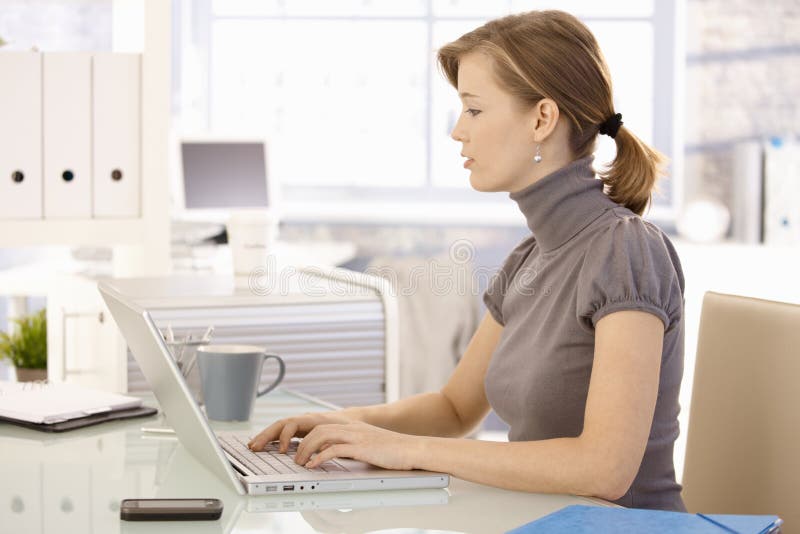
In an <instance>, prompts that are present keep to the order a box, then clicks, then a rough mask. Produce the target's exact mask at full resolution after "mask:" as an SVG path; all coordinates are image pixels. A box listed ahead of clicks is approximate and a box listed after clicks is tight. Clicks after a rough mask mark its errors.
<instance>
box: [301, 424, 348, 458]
mask: <svg viewBox="0 0 800 534" xmlns="http://www.w3.org/2000/svg"><path fill="white" fill-rule="evenodd" d="M349 441H350V438H349V436H348V432H347V431H346V430H345V429H344V425H318V426H317V427H315V428H314V430H312V431H311V432H309V433H308V435H307V436H306V437H305V438H303V441H301V442H300V445H298V447H297V453H296V454H295V456H294V461H295V462H296V463H298V464H300V465H303V464H305V463H306V462H308V460H309V459H310V458H311V455H312V454H314V453H315V452H317V451H320V450H321V449H320V447H322V445H324V444H325V443H328V444H329V445H330V446H329V447H328V449H331V448H333V447H335V446H336V445H335V444H340V443H349Z"/></svg>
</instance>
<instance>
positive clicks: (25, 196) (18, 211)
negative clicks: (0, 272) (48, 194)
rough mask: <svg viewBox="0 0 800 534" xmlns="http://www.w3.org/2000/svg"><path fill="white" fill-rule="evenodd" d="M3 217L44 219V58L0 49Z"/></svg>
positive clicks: (0, 196) (0, 215)
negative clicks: (0, 51) (0, 50)
mask: <svg viewBox="0 0 800 534" xmlns="http://www.w3.org/2000/svg"><path fill="white" fill-rule="evenodd" d="M0 80H2V83H0V117H2V126H0V218H3V219H6V218H7V219H33V218H41V217H42V56H41V55H40V54H38V53H35V52H2V53H0Z"/></svg>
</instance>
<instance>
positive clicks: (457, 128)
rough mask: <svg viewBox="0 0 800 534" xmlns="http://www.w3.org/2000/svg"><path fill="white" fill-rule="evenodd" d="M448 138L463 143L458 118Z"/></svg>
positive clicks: (463, 138) (462, 132)
mask: <svg viewBox="0 0 800 534" xmlns="http://www.w3.org/2000/svg"><path fill="white" fill-rule="evenodd" d="M450 137H451V138H452V139H453V140H455V141H459V142H464V140H465V137H464V131H463V130H462V128H461V119H460V118H459V119H458V120H457V121H456V123H455V124H454V125H453V128H452V129H451V130H450Z"/></svg>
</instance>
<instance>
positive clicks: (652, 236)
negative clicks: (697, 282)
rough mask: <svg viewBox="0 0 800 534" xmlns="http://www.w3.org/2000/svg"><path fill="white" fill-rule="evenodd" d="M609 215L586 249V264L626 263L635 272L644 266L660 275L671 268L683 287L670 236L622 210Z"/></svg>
mask: <svg viewBox="0 0 800 534" xmlns="http://www.w3.org/2000/svg"><path fill="white" fill-rule="evenodd" d="M609 212H610V213H609V214H608V216H607V217H605V218H604V220H603V221H602V223H601V224H598V225H597V227H596V228H595V231H594V232H593V233H592V235H591V236H590V239H589V243H588V245H587V248H586V251H587V260H589V261H591V262H593V263H594V262H599V263H602V261H601V259H606V260H611V259H612V258H613V260H612V261H615V262H620V261H623V260H626V261H628V262H629V263H631V264H632V266H633V267H634V268H644V267H646V266H647V265H650V266H652V267H655V268H656V269H658V270H659V271H662V272H663V271H664V270H665V269H666V268H669V267H672V268H673V269H674V270H675V272H676V274H677V276H678V278H679V279H680V285H681V286H683V270H682V269H681V262H680V258H679V257H678V253H677V250H676V249H675V246H674V245H673V244H672V241H671V240H670V238H669V236H668V235H667V234H666V233H665V232H664V231H663V230H662V229H661V228H660V227H659V226H658V225H656V224H655V223H653V222H651V221H648V220H646V219H644V218H643V217H641V216H640V215H638V214H636V213H634V212H632V211H631V210H629V209H628V208H625V207H624V206H619V207H618V208H614V209H611V210H609Z"/></svg>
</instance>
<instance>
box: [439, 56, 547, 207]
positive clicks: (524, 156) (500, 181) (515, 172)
mask: <svg viewBox="0 0 800 534" xmlns="http://www.w3.org/2000/svg"><path fill="white" fill-rule="evenodd" d="M458 93H459V97H460V98H461V102H462V104H463V105H462V110H461V115H460V116H459V119H458V121H457V122H456V125H455V127H454V128H453V131H452V132H451V134H450V136H451V137H452V138H453V139H455V140H456V141H459V142H460V143H461V145H462V146H461V155H462V156H464V157H465V158H466V161H465V163H464V166H465V167H466V168H468V169H469V170H470V175H469V182H470V185H471V186H472V187H473V189H475V190H477V191H516V190H518V189H521V188H522V187H523V186H524V185H527V184H528V183H530V182H531V177H532V176H534V165H535V163H534V161H533V157H534V155H535V154H536V142H535V141H534V138H533V133H534V127H535V125H536V118H535V116H534V113H535V112H534V110H531V111H530V112H526V111H524V110H523V109H521V106H520V105H519V103H518V102H517V101H516V99H515V98H514V97H513V96H511V94H510V93H507V92H506V91H505V90H503V89H502V88H501V87H500V86H499V85H498V84H497V83H496V82H495V79H494V74H493V73H492V70H491V62H490V60H489V58H488V57H487V56H485V55H484V54H482V53H471V54H466V55H464V56H463V57H462V58H461V60H460V61H459V67H458Z"/></svg>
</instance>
